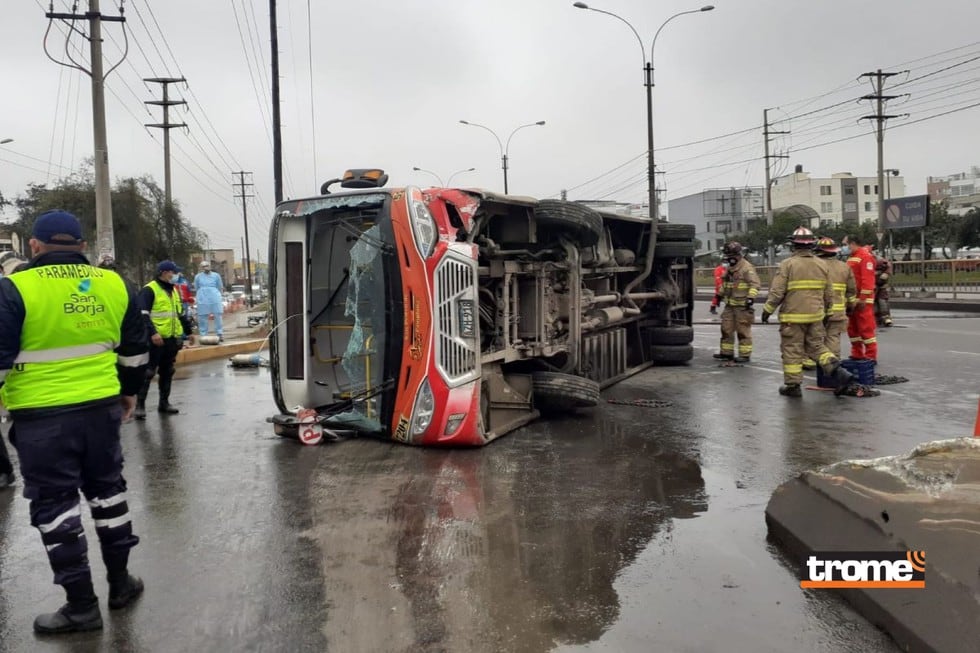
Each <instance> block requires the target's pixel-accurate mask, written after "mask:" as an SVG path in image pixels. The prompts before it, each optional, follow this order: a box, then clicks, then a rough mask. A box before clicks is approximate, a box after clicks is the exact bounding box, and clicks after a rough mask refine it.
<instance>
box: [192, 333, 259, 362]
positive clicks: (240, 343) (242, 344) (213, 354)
mask: <svg viewBox="0 0 980 653" xmlns="http://www.w3.org/2000/svg"><path fill="white" fill-rule="evenodd" d="M268 346H269V345H268V341H267V340H266V339H265V338H258V339H256V340H236V341H235V342H225V343H223V344H220V345H195V346H194V347H190V348H185V349H181V350H180V351H179V352H178V353H177V362H178V363H199V362H201V361H207V360H214V359H216V358H228V357H230V356H234V355H235V354H255V353H258V352H259V351H261V350H263V349H266V348H267V347H268Z"/></svg>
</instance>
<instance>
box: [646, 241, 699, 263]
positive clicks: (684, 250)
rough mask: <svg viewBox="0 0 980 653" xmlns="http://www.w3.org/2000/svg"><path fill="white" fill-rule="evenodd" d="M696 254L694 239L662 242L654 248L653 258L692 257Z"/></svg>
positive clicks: (658, 242)
mask: <svg viewBox="0 0 980 653" xmlns="http://www.w3.org/2000/svg"><path fill="white" fill-rule="evenodd" d="M692 256H694V241H683V242H671V241H667V242H661V241H659V240H658V241H657V246H656V248H655V249H654V250H653V258H660V259H664V258H691V257H692Z"/></svg>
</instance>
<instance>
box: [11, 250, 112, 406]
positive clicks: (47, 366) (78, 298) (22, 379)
mask: <svg viewBox="0 0 980 653" xmlns="http://www.w3.org/2000/svg"><path fill="white" fill-rule="evenodd" d="M8 278H9V279H10V281H11V282H12V283H13V284H14V286H15V287H16V288H17V291H18V292H19V293H20V296H21V298H22V300H23V302H24V325H23V327H22V329H21V335H20V353H18V354H17V358H16V359H14V366H13V369H11V370H10V371H9V372H8V373H7V376H6V378H5V383H4V386H3V388H2V389H0V400H2V401H3V404H4V406H6V407H7V409H8V410H18V409H23V408H49V407H56V406H70V405H73V404H80V403H85V402H89V401H95V400H97V399H105V398H107V397H112V396H115V395H118V394H119V389H120V386H119V378H118V375H117V374H116V358H117V357H116V353H115V351H114V350H115V348H116V347H118V346H119V342H120V339H121V333H122V322H123V316H124V315H125V314H126V308H127V307H128V306H129V293H128V291H127V290H126V284H125V282H123V280H122V277H120V276H119V275H118V274H116V273H115V272H113V271H112V270H104V269H102V268H96V267H93V266H91V265H86V264H62V265H43V266H40V267H36V268H28V269H26V270H23V271H21V272H17V273H15V274H12V275H10V276H9V277H8Z"/></svg>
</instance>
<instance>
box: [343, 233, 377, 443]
mask: <svg viewBox="0 0 980 653" xmlns="http://www.w3.org/2000/svg"><path fill="white" fill-rule="evenodd" d="M385 249H387V246H386V245H385V243H384V241H383V237H382V233H381V228H380V226H379V225H374V226H372V227H370V228H369V229H367V230H366V231H364V232H363V233H362V234H361V235H360V236H359V237H358V239H357V241H356V242H355V243H354V245H353V247H351V249H350V263H349V267H348V275H349V277H348V281H347V299H346V302H345V305H344V315H345V316H347V317H348V318H351V319H352V320H353V328H352V329H351V332H350V338H349V340H348V341H347V347H346V349H345V350H344V352H343V354H342V356H341V367H343V369H344V371H345V372H346V373H347V377H348V378H349V380H350V397H351V399H352V400H354V404H353V406H352V408H351V410H349V411H346V412H344V413H340V414H339V415H335V416H333V417H332V418H331V419H330V421H331V422H334V423H338V422H339V423H343V424H344V425H345V426H349V427H354V428H358V429H362V430H369V431H378V430H380V429H381V422H380V415H379V410H378V404H379V398H378V397H379V393H380V392H381V391H382V390H383V389H384V384H383V378H382V377H383V373H384V365H383V362H384V361H383V356H384V352H385V344H386V343H385V337H386V329H385V318H386V312H385V300H384V297H385V278H384V268H383V259H384V256H385Z"/></svg>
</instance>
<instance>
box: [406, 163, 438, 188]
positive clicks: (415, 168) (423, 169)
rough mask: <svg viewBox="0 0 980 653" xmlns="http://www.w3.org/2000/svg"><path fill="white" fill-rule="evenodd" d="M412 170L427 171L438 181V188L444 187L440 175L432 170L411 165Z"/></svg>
mask: <svg viewBox="0 0 980 653" xmlns="http://www.w3.org/2000/svg"><path fill="white" fill-rule="evenodd" d="M412 170H414V171H416V172H427V173H429V174H430V175H432V176H433V177H435V178H436V181H438V182H439V187H440V188H442V187H444V186H445V185H446V184H444V183H442V177H440V176H439V175H437V174H436V173H434V172H432V171H431V170H426V169H425V168H419V167H418V166H415V167H413V168H412Z"/></svg>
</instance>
